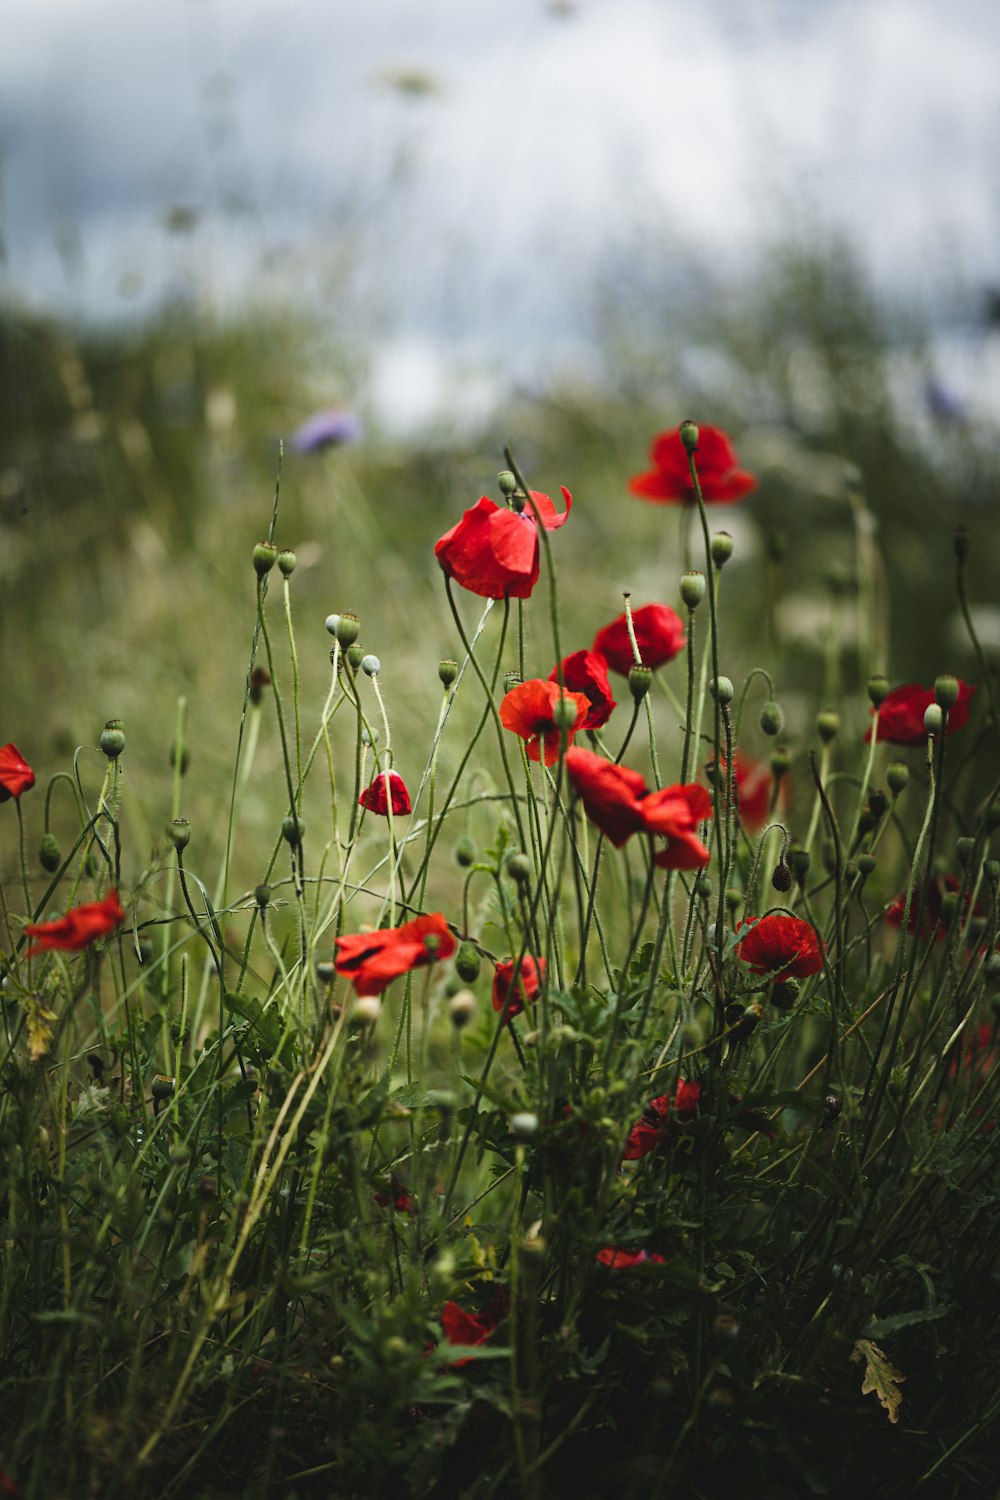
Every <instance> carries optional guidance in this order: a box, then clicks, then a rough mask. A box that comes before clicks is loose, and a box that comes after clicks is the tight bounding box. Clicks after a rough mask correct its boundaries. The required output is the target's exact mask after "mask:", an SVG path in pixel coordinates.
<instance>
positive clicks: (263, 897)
mask: <svg viewBox="0 0 1000 1500" xmlns="http://www.w3.org/2000/svg"><path fill="white" fill-rule="evenodd" d="M253 899H254V900H255V901H256V903H257V905H258V907H259V908H260V910H261V911H264V909H265V908H266V907H267V904H268V902H269V901H270V899H271V887H270V886H269V885H258V886H255V887H254V893H253Z"/></svg>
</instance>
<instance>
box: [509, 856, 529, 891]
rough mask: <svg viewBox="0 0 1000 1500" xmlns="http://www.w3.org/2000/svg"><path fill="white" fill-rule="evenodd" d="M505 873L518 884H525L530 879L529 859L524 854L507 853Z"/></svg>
mask: <svg viewBox="0 0 1000 1500" xmlns="http://www.w3.org/2000/svg"><path fill="white" fill-rule="evenodd" d="M507 874H508V875H509V876H510V878H511V880H515V881H516V882H517V884H518V885H527V883H528V881H529V880H530V879H531V860H530V859H529V858H528V856H527V855H526V854H521V853H520V852H518V853H517V854H509V855H508V856H507Z"/></svg>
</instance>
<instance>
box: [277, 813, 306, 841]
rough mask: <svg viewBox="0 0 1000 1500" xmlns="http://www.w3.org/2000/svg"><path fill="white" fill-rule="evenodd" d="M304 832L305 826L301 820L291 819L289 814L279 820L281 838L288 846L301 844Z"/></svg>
mask: <svg viewBox="0 0 1000 1500" xmlns="http://www.w3.org/2000/svg"><path fill="white" fill-rule="evenodd" d="M305 831H306V825H305V824H304V823H303V821H302V819H301V818H293V817H292V815H291V813H289V814H288V815H287V816H286V817H284V818H282V820H281V836H282V838H283V839H284V840H285V842H286V843H288V844H293V845H294V844H301V842H302V835H303V834H304V833H305Z"/></svg>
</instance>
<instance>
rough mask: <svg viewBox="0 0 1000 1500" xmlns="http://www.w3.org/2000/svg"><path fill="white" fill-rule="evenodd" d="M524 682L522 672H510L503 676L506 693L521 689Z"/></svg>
mask: <svg viewBox="0 0 1000 1500" xmlns="http://www.w3.org/2000/svg"><path fill="white" fill-rule="evenodd" d="M521 682H522V678H521V674H520V672H515V671H510V672H505V673H504V674H503V690H504V692H505V693H510V692H513V690H514V688H516V687H520V685H521Z"/></svg>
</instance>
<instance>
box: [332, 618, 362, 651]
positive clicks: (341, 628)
mask: <svg viewBox="0 0 1000 1500" xmlns="http://www.w3.org/2000/svg"><path fill="white" fill-rule="evenodd" d="M336 620H337V624H336V627H335V629H334V632H333V633H334V635H335V636H336V637H337V641H338V642H339V644H340V646H341V649H342V650H344V651H346V650H347V648H348V646H353V645H354V642H355V641H356V640H357V638H358V636H359V635H360V633H361V621H360V620H359V619H358V617H357V615H352V614H351V613H350V611H349V610H348V611H347V612H346V613H344V614H342V615H337V616H336Z"/></svg>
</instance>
